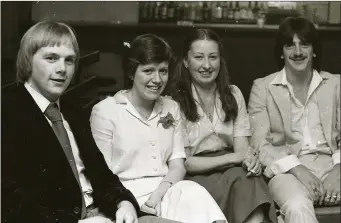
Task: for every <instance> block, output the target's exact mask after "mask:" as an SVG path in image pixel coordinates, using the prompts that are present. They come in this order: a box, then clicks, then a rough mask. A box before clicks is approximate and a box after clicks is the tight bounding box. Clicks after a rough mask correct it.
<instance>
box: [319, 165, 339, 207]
mask: <svg viewBox="0 0 341 223" xmlns="http://www.w3.org/2000/svg"><path fill="white" fill-rule="evenodd" d="M323 186H324V188H325V190H326V195H325V197H324V200H323V205H324V206H334V205H338V204H340V196H341V194H340V164H338V165H335V166H334V168H333V169H332V171H331V172H330V173H329V174H328V176H327V177H326V178H325V179H324V181H323Z"/></svg>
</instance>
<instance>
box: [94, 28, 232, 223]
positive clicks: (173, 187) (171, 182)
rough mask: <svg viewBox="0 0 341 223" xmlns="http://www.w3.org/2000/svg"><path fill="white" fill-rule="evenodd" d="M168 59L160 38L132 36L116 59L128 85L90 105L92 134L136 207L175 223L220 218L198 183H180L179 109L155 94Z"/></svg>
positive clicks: (160, 87) (162, 84) (182, 169)
mask: <svg viewBox="0 0 341 223" xmlns="http://www.w3.org/2000/svg"><path fill="white" fill-rule="evenodd" d="M127 45H129V44H127ZM172 58H173V56H172V51H171V48H170V47H169V45H168V44H167V43H166V42H165V41H164V40H163V39H161V38H160V37H157V36H155V35H152V34H146V35H142V36H138V37H136V38H135V39H134V40H133V41H132V43H131V46H129V48H128V49H127V53H126V55H125V56H124V58H123V63H122V64H123V70H124V73H125V75H128V77H129V79H130V80H131V81H132V87H131V88H130V89H129V90H122V91H119V92H118V93H116V95H115V96H113V97H108V98H106V99H105V100H103V101H101V102H99V103H98V104H96V105H95V106H94V108H93V110H92V114H91V118H90V123H91V129H92V133H93V136H94V139H95V141H96V143H97V146H98V148H99V149H100V150H101V152H102V153H103V155H104V157H105V160H106V162H107V164H108V166H109V168H110V169H111V170H112V172H113V173H115V174H117V175H118V176H119V178H120V180H121V181H122V183H123V185H124V186H125V187H126V188H127V189H129V190H130V191H131V192H132V193H133V194H134V196H135V197H136V199H137V201H138V203H139V205H140V206H141V210H142V211H144V212H147V213H150V214H154V215H157V216H161V217H163V218H166V219H171V220H176V221H180V222H188V223H194V222H195V223H201V222H202V223H211V222H215V221H216V220H223V221H222V222H226V218H225V217H224V214H223V213H222V211H221V210H220V208H219V206H218V205H217V204H216V202H215V201H214V199H213V198H212V197H211V195H210V194H209V193H208V192H207V191H206V190H205V189H204V188H203V187H202V186H200V185H199V184H197V183H195V182H193V181H183V179H184V176H185V173H186V171H185V167H184V160H185V158H186V155H185V152H184V142H183V136H182V135H183V125H182V120H181V118H180V109H179V107H178V105H177V103H176V102H175V101H173V100H171V99H170V98H167V97H163V96H160V94H161V93H162V92H163V90H164V88H165V86H166V84H167V81H168V73H169V69H170V68H171V65H172V63H173V61H172V60H173V59H172Z"/></svg>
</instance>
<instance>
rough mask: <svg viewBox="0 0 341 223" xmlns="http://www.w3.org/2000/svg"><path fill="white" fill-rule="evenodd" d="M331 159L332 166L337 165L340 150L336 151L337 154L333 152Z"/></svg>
mask: <svg viewBox="0 0 341 223" xmlns="http://www.w3.org/2000/svg"><path fill="white" fill-rule="evenodd" d="M332 158H333V164H334V166H335V165H336V164H339V163H340V150H338V151H337V152H335V153H334V154H333V155H332Z"/></svg>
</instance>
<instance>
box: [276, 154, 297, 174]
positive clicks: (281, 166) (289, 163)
mask: <svg viewBox="0 0 341 223" xmlns="http://www.w3.org/2000/svg"><path fill="white" fill-rule="evenodd" d="M300 164H301V162H300V161H299V159H298V158H297V156H295V155H289V156H286V157H284V158H282V159H279V160H277V161H275V162H273V163H272V164H271V167H270V168H271V170H272V172H273V173H274V174H275V175H278V174H281V173H285V172H287V171H288V170H290V169H292V168H294V167H296V166H298V165H300Z"/></svg>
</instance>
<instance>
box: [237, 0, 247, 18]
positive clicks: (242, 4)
mask: <svg viewBox="0 0 341 223" xmlns="http://www.w3.org/2000/svg"><path fill="white" fill-rule="evenodd" d="M238 3H239V6H240V20H247V2H238Z"/></svg>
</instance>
